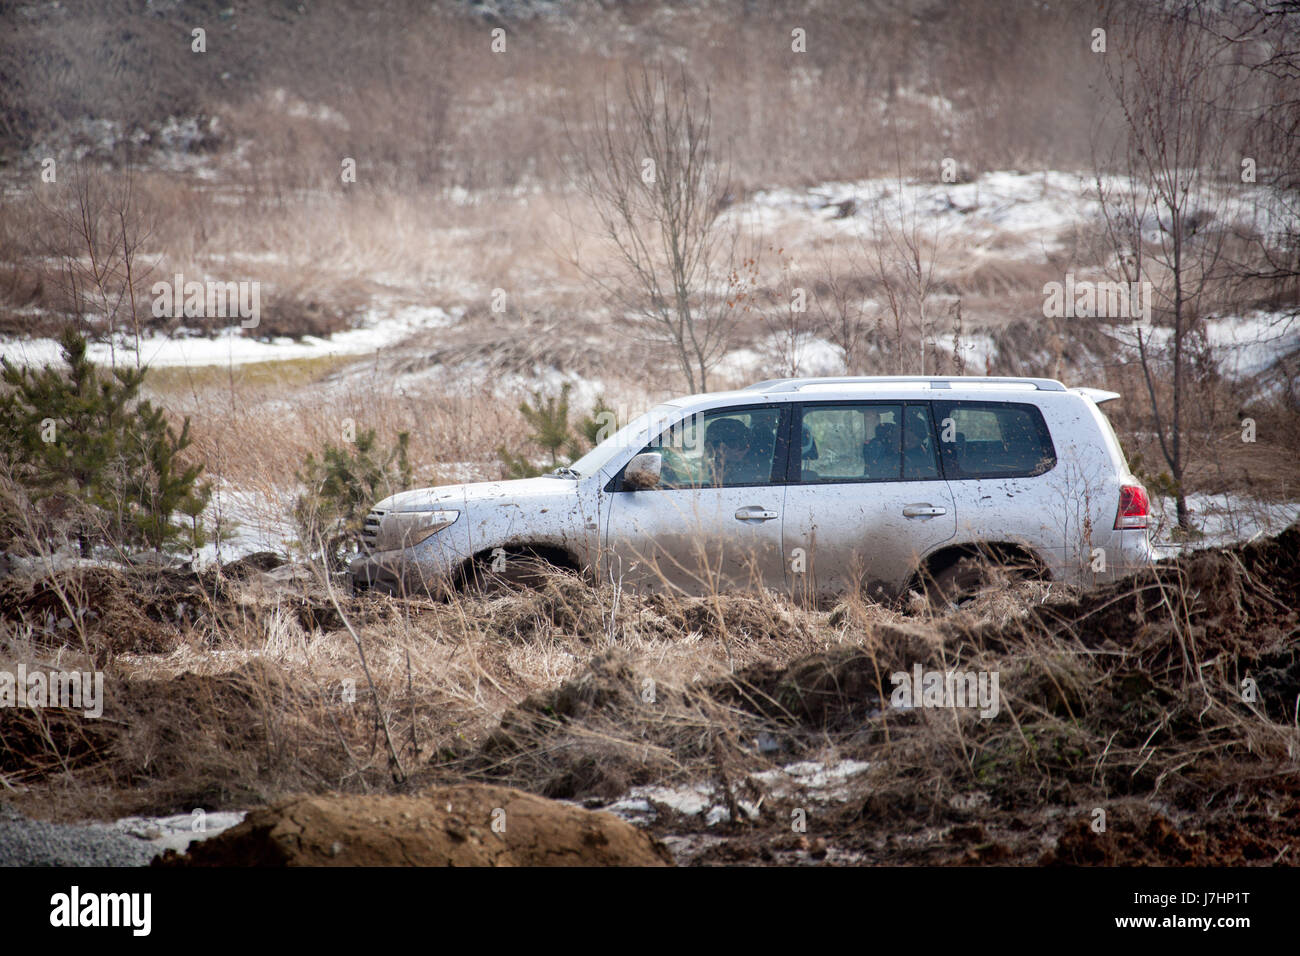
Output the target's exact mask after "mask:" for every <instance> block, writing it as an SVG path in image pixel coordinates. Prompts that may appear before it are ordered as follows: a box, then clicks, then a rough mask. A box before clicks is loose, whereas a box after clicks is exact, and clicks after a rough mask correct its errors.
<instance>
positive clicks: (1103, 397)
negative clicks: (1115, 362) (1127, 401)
mask: <svg viewBox="0 0 1300 956" xmlns="http://www.w3.org/2000/svg"><path fill="white" fill-rule="evenodd" d="M1073 391H1076V392H1078V393H1079V394H1080V395H1083V396H1085V397H1086V398H1091V399H1092V400H1093V401H1094V402H1096V403H1097V404H1098V405H1100V404H1102V403H1103V402H1113V401H1114V400H1115V399H1117V398H1123V397H1124V396H1123V395H1121V394H1120V393H1119V392H1108V391H1106V390H1105V389H1101V388H1076V389H1074V390H1073Z"/></svg>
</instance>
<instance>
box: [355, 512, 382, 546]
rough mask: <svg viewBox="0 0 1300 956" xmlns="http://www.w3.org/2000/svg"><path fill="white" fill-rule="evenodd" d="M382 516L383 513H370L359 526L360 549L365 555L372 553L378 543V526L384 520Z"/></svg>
mask: <svg viewBox="0 0 1300 956" xmlns="http://www.w3.org/2000/svg"><path fill="white" fill-rule="evenodd" d="M384 514H385V513H384V512H383V511H378V510H375V511H372V512H370V514H368V515H366V520H365V521H364V522H362V524H361V547H362V548H363V549H364V550H365V551H366V552H367V553H369V552H371V551H374V550H375V545H377V544H378V543H379V525H380V523H381V522H382V521H383V520H384Z"/></svg>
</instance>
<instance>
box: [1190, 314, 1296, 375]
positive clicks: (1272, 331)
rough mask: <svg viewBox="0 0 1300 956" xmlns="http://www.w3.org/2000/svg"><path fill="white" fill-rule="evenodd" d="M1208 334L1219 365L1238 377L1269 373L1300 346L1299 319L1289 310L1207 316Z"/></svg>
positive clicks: (1206, 327)
mask: <svg viewBox="0 0 1300 956" xmlns="http://www.w3.org/2000/svg"><path fill="white" fill-rule="evenodd" d="M1205 335H1206V338H1207V339H1208V340H1209V343H1210V346H1211V347H1212V349H1213V354H1214V356H1215V357H1216V358H1217V360H1218V362H1219V368H1220V369H1221V370H1222V371H1223V373H1224V374H1225V375H1227V376H1228V377H1229V378H1233V379H1237V380H1241V379H1247V378H1251V377H1253V376H1255V375H1259V374H1260V373H1262V372H1266V371H1268V370H1269V369H1270V368H1272V366H1273V364H1274V363H1275V362H1276V361H1277V360H1278V359H1280V358H1282V357H1283V356H1284V355H1287V354H1289V353H1291V352H1294V351H1296V350H1297V349H1300V321H1297V320H1296V317H1295V316H1294V315H1292V314H1289V313H1286V312H1253V313H1250V314H1248V315H1243V316H1223V317H1221V318H1214V319H1207V320H1206V322H1205Z"/></svg>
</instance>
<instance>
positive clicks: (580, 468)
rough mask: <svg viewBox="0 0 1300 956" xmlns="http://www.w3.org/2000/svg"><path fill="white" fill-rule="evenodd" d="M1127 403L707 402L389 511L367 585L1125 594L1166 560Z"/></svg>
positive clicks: (918, 398)
mask: <svg viewBox="0 0 1300 956" xmlns="http://www.w3.org/2000/svg"><path fill="white" fill-rule="evenodd" d="M1118 397H1119V396H1117V395H1115V394H1114V393H1109V392H1101V391H1098V390H1095V389H1082V388H1073V389H1069V388H1066V387H1065V386H1064V385H1062V384H1061V383H1059V382H1055V381H1051V380H1046V379H994V378H971V377H965V378H964V377H953V378H940V377H883V378H834V379H780V380H773V381H769V382H762V383H759V384H757V385H754V386H750V387H749V388H746V389H741V390H737V391H731V392H719V393H711V394H702V395H694V396H689V397H687V398H682V399H678V400H675V401H672V402H669V403H666V404H664V405H660V406H658V407H657V408H655V409H653V410H652V411H650V412H648V413H646V414H645V415H643V416H641V417H640V418H638V419H637V420H636V421H634V422H631V423H629V424H628V425H626V426H625V427H623V428H622V429H620V430H619V431H618V432H617V433H615V434H614V435H613V436H611V437H610V438H608V439H606V440H605V441H604V442H602V443H600V444H599V445H598V446H597V447H596V448H595V449H593V450H592V451H591V452H589V453H588V454H587V455H585V456H584V457H583V458H581V459H579V460H578V461H576V462H574V464H573V466H572V467H571V468H567V469H558V470H557V471H556V472H555V473H553V474H550V475H546V476H543V477H540V478H530V479H524V480H518V481H495V482H480V483H474V484H464V485H448V486H443V487H437V488H428V489H422V490H417V491H408V492H403V493H401V494H398V495H394V496H392V497H390V498H388V499H386V500H384V501H381V502H379V503H378V504H377V505H376V506H375V508H374V510H373V511H372V512H371V513H370V515H369V517H368V518H367V520H366V530H365V535H364V540H363V545H364V551H363V553H362V554H361V555H359V556H358V557H357V558H356V559H355V560H354V561H353V563H352V568H351V570H352V577H353V583H354V586H355V587H357V588H367V587H379V588H382V589H384V590H387V591H391V592H401V591H414V590H437V589H439V588H444V587H446V586H448V585H454V584H459V583H463V582H465V581H467V580H470V579H474V580H482V579H491V578H493V577H494V576H500V577H508V576H509V575H510V573H511V571H512V569H514V568H517V567H518V566H519V565H520V564H521V563H526V562H521V561H520V560H519V559H521V558H524V557H529V558H533V559H540V560H543V561H546V562H549V563H552V564H556V565H559V566H562V567H568V568H572V569H575V570H578V571H581V572H584V573H586V574H588V575H591V576H594V577H596V578H597V579H599V580H603V581H616V582H621V583H623V584H624V585H627V586H634V587H646V586H648V587H665V588H673V589H680V590H683V591H687V592H694V593H701V592H708V591H710V590H712V589H714V588H730V587H749V586H759V587H767V588H776V589H778V590H786V591H790V592H794V593H804V594H816V595H838V594H842V593H844V592H846V591H849V590H853V589H864V590H866V591H867V592H869V593H872V594H874V595H878V596H897V595H899V594H901V593H904V592H905V591H907V590H908V589H910V588H915V587H924V586H927V585H929V586H937V589H938V591H939V592H941V593H954V592H955V590H957V589H961V588H966V587H968V586H970V585H971V583H972V582H974V581H976V580H979V579H981V578H983V577H985V576H986V575H987V573H988V571H989V568H990V567H991V566H995V565H1002V566H1006V567H1012V568H1014V569H1016V570H1017V572H1018V573H1033V574H1036V575H1041V576H1043V577H1047V578H1052V579H1059V580H1068V581H1074V582H1091V581H1094V580H1098V579H1109V578H1112V577H1114V576H1115V575H1117V574H1123V573H1127V572H1129V571H1131V570H1133V569H1134V568H1136V567H1140V566H1143V565H1146V564H1148V563H1150V561H1151V560H1152V549H1151V545H1150V542H1149V539H1148V536H1147V528H1146V526H1147V498H1146V492H1145V491H1144V490H1143V489H1142V487H1141V485H1140V484H1139V483H1138V482H1137V481H1136V479H1134V478H1133V476H1132V475H1131V474H1130V473H1129V468H1128V465H1127V463H1126V462H1125V459H1124V455H1123V452H1122V451H1121V449H1120V447H1119V442H1118V440H1117V439H1116V437H1115V434H1114V431H1113V430H1112V429H1111V427H1110V424H1109V422H1108V421H1107V420H1106V418H1105V415H1104V414H1103V413H1102V411H1101V409H1100V404H1101V403H1103V402H1105V401H1109V400H1111V399H1115V398H1118ZM936 582H937V585H936Z"/></svg>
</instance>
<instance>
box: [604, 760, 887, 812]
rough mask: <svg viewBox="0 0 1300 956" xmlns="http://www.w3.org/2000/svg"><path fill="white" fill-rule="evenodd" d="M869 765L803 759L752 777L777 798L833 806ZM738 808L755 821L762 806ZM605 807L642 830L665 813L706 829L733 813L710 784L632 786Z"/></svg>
mask: <svg viewBox="0 0 1300 956" xmlns="http://www.w3.org/2000/svg"><path fill="white" fill-rule="evenodd" d="M869 766H870V764H868V763H864V762H862V761H860V760H840V761H836V762H835V763H824V762H822V761H819V760H803V761H799V762H797V763H792V764H787V765H786V766H784V767H780V768H777V769H773V770H765V771H762V772H760V773H754V774H750V776H749V779H750V780H751V781H752V782H753V783H754V784H756V785H757V786H758V788H759V790H760V791H762V792H763V793H765V794H769V795H771V796H772V797H775V798H777V799H786V798H788V797H794V796H800V797H805V798H807V799H809V800H812V801H815V802H818V803H828V802H831V801H843V800H847V799H848V798H849V789H848V784H849V781H850V780H851V779H852V778H853V777H856V776H858V775H859V774H861V773H862V772H863V771H865V770H866V769H867V768H868V767H869ZM736 806H737V807H738V808H739V809H740V811H741V812H742V813H744V814H745V815H746V816H748V817H750V818H754V817H757V816H758V812H759V811H758V807H757V806H756V805H754V804H753V803H750V802H749V801H746V800H740V799H737V801H736ZM601 809H603V810H608V811H609V812H610V813H613V814H615V815H617V816H620V817H622V818H623V819H624V820H627V821H628V822H629V823H634V824H638V825H642V826H644V825H646V824H648V823H653V822H654V821H655V820H656V819H657V818H658V815H659V812H660V810H667V811H671V812H673V813H677V814H680V815H682V816H687V817H696V816H703V817H704V823H705V825H706V826H714V825H716V824H718V823H722V822H725V821H729V820H730V819H731V812H730V811H729V810H728V809H727V807H726V804H725V801H723V799H722V794H721V792H720V790H719V788H718V787H717V786H716V785H715V784H711V783H696V784H692V785H690V786H685V787H658V786H646V787H633V788H632V789H631V790H629V791H628V792H627V794H625V795H624V796H623V797H621V798H619V799H618V800H616V801H614V802H613V803H611V804H609V805H607V806H605V807H602V808H601Z"/></svg>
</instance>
